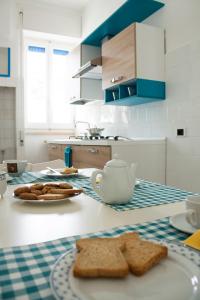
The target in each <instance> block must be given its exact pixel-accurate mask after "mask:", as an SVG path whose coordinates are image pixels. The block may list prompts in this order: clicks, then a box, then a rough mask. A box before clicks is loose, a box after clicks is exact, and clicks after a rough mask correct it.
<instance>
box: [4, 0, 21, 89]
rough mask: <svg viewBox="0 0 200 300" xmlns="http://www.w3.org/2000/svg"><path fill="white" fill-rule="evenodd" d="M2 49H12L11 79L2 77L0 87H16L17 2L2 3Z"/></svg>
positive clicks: (12, 0) (9, 0)
mask: <svg viewBox="0 0 200 300" xmlns="http://www.w3.org/2000/svg"><path fill="white" fill-rule="evenodd" d="M0 47H9V48H11V64H12V68H11V79H9V80H8V79H7V78H3V77H0V86H4V85H8V86H9V85H10V86H16V84H17V76H18V66H17V57H18V32H17V18H16V3H15V0H1V1H0Z"/></svg>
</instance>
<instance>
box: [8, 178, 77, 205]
mask: <svg viewBox="0 0 200 300" xmlns="http://www.w3.org/2000/svg"><path fill="white" fill-rule="evenodd" d="M49 183H50V184H52V183H56V184H59V182H49ZM61 183H64V182H61ZM44 184H48V182H45V183H44ZM31 185H34V184H29V185H26V186H29V187H31ZM73 188H74V189H76V187H73ZM80 194H81V192H80V193H77V194H74V195H68V196H66V197H65V198H63V199H55V200H44V199H39V200H29V199H21V198H19V197H17V196H15V194H14V193H13V197H14V198H15V199H18V200H19V201H20V202H26V203H34V204H35V203H36V204H38V203H40V204H41V203H44V204H49V203H58V202H63V201H67V200H69V199H71V198H73V197H76V196H78V195H80Z"/></svg>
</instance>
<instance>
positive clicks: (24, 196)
mask: <svg viewBox="0 0 200 300" xmlns="http://www.w3.org/2000/svg"><path fill="white" fill-rule="evenodd" d="M19 198H20V199H24V200H38V197H37V195H36V194H33V193H21V194H20V195H19Z"/></svg>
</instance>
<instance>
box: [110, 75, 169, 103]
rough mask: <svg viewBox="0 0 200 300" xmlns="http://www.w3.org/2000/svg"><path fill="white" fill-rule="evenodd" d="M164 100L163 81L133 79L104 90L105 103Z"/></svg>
mask: <svg viewBox="0 0 200 300" xmlns="http://www.w3.org/2000/svg"><path fill="white" fill-rule="evenodd" d="M161 100H165V82H163V81H154V80H147V79H135V80H132V81H129V82H127V83H123V84H121V85H118V86H115V87H114V88H110V89H107V90H105V104H106V105H120V106H131V105H139V104H144V103H149V102H154V101H161Z"/></svg>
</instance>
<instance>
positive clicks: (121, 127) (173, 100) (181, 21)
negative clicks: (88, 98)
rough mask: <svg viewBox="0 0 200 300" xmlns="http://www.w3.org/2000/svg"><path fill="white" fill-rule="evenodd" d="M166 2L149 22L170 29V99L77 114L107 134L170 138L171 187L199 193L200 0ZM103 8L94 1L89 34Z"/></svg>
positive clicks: (96, 107) (88, 10) (89, 108)
mask: <svg viewBox="0 0 200 300" xmlns="http://www.w3.org/2000/svg"><path fill="white" fill-rule="evenodd" d="M113 2H115V3H116V1H105V3H104V4H105V5H104V7H103V5H102V16H105V15H106V13H105V9H106V12H107V14H108V13H109V12H110V9H112V8H113V6H112V5H113ZM120 2H122V1H120ZM162 2H164V3H165V4H166V5H165V7H164V8H162V9H161V10H159V11H158V12H157V13H155V14H154V15H153V16H151V17H150V18H148V19H147V20H146V21H145V23H148V24H152V25H155V26H160V27H162V28H165V29H166V36H167V53H166V82H167V98H166V100H165V101H161V102H158V103H149V104H143V105H138V106H132V107H114V106H103V105H102V104H100V103H99V104H94V105H91V106H87V107H86V106H84V107H83V108H82V110H81V111H80V110H77V119H80V118H81V119H82V120H83V119H84V118H85V120H88V117H87V116H88V115H89V116H90V121H91V122H92V123H95V124H97V125H100V126H102V127H105V128H106V130H105V132H104V134H105V135H107V134H113V135H123V136H128V137H161V136H167V137H168V147H167V183H168V184H169V185H174V186H178V187H180V188H184V189H187V190H191V191H196V192H197V191H198V192H200V184H199V183H200V125H199V124H200V35H199V28H200V1H199V0H190V1H188V0H163V1H162ZM100 3H102V2H101V1H98V0H95V1H90V2H89V5H90V6H89V7H87V8H86V11H85V18H83V21H84V24H83V28H84V30H85V31H88V32H89V29H88V27H89V26H91V28H93V26H92V24H90V21H89V20H88V19H87V18H86V16H87V17H88V14H89V13H90V14H92V18H93V20H94V19H95V18H96V19H97V21H98V22H99V20H100V19H101V17H100V13H101V10H100V9H99V4H100ZM116 8H117V6H116ZM102 21H103V20H101V22H102ZM93 29H94V28H93ZM177 128H186V137H183V138H181V137H176V129H177Z"/></svg>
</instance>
